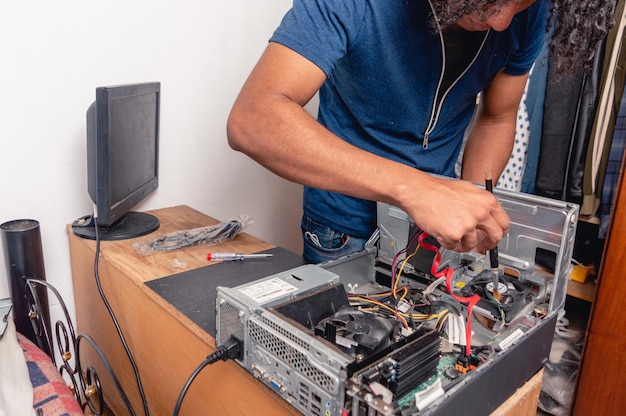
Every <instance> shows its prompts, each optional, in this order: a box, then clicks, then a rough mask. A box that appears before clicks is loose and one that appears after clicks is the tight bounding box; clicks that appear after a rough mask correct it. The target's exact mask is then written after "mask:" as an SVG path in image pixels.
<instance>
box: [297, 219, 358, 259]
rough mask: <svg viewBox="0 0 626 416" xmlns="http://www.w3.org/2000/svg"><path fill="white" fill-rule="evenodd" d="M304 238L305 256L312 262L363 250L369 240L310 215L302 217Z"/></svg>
mask: <svg viewBox="0 0 626 416" xmlns="http://www.w3.org/2000/svg"><path fill="white" fill-rule="evenodd" d="M302 238H303V240H304V250H303V256H304V258H305V259H306V261H308V262H310V263H322V262H325V261H329V260H335V259H338V258H340V257H343V256H347V255H348V254H351V253H354V252H356V251H360V250H363V248H364V247H365V242H366V241H367V240H366V239H362V238H356V237H352V236H349V235H348V234H345V233H341V232H339V231H335V230H333V229H332V228H330V227H328V226H326V225H324V224H320V223H318V222H316V221H313V220H312V219H310V218H309V217H304V218H303V219H302Z"/></svg>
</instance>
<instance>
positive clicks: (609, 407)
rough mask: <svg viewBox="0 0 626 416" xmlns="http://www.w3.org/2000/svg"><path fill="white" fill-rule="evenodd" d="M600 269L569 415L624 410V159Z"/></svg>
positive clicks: (625, 204) (625, 207) (625, 247)
mask: <svg viewBox="0 0 626 416" xmlns="http://www.w3.org/2000/svg"><path fill="white" fill-rule="evenodd" d="M611 215H612V218H611V227H610V230H609V233H608V235H607V239H606V243H605V248H604V252H603V256H602V262H601V264H600V269H599V279H598V284H597V293H596V297H595V300H594V303H593V306H592V309H591V314H590V318H589V323H588V326H587V334H586V340H585V346H584V349H583V354H582V362H581V366H580V369H579V380H578V385H577V388H576V392H575V395H574V401H573V404H572V414H573V415H580V416H587V415H603V416H604V415H607V416H608V415H621V414H623V413H624V409H626V387H624V374H626V359H625V357H624V352H625V351H626V314H625V312H626V269H625V266H624V263H622V261H624V259H625V257H626V182H625V181H624V163H622V171H621V172H620V180H619V183H618V192H617V196H616V199H615V204H614V206H613V212H612V214H611Z"/></svg>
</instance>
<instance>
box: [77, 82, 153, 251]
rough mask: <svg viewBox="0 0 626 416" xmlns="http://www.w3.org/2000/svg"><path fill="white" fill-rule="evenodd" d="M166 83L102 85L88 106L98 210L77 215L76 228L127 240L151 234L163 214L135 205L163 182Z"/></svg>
mask: <svg viewBox="0 0 626 416" xmlns="http://www.w3.org/2000/svg"><path fill="white" fill-rule="evenodd" d="M160 101H161V84H160V83H158V82H149V83H141V84H127V85H116V86H110V87H98V88H96V100H95V101H94V102H93V103H92V104H91V105H90V106H89V108H88V110H87V180H88V191H89V196H90V197H91V199H92V201H93V203H94V205H95V206H94V214H90V215H87V216H84V217H81V218H79V219H77V220H76V221H74V223H73V224H72V230H73V232H74V234H76V235H78V236H80V237H83V238H89V239H95V238H96V226H97V231H98V237H99V238H100V239H102V240H121V239H127V238H133V237H139V236H142V235H145V234H148V233H150V232H152V231H154V230H156V229H157V228H158V227H159V220H158V218H156V217H155V216H153V215H150V214H147V213H140V212H133V211H131V209H132V208H133V207H134V206H135V205H137V204H138V203H139V202H141V201H142V200H144V199H145V198H146V197H147V196H148V195H149V194H150V193H152V192H153V191H155V190H156V189H157V187H158V167H159V163H158V156H159V110H160Z"/></svg>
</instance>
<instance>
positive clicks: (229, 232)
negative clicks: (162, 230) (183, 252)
mask: <svg viewBox="0 0 626 416" xmlns="http://www.w3.org/2000/svg"><path fill="white" fill-rule="evenodd" d="M253 222H254V221H253V220H252V218H251V217H249V216H247V215H238V216H236V217H233V218H232V219H230V220H229V221H226V222H221V223H219V224H215V225H211V226H208V227H199V228H194V229H191V230H183V231H176V232H173V233H168V234H165V235H162V236H160V237H158V238H154V239H150V240H144V241H138V242H135V243H133V247H134V248H135V250H136V251H137V254H139V255H140V256H149V255H150V254H152V253H155V252H166V251H172V250H178V249H181V248H184V247H190V246H196V245H200V244H204V245H207V246H212V245H216V244H220V243H223V242H224V241H229V240H232V239H233V238H235V237H236V236H237V234H239V233H240V232H241V231H242V230H243V229H244V228H246V227H247V226H248V225H249V224H251V223H253Z"/></svg>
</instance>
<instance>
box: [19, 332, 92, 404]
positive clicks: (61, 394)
mask: <svg viewBox="0 0 626 416" xmlns="http://www.w3.org/2000/svg"><path fill="white" fill-rule="evenodd" d="M17 341H18V343H19V344H20V346H21V347H22V350H24V358H26V364H27V366H28V372H29V374H30V381H31V382H32V384H33V396H34V397H33V407H34V409H35V411H36V412H37V414H42V415H44V416H48V415H55V416H56V415H58V416H83V411H82V409H81V407H80V404H79V403H78V401H77V400H76V398H75V397H74V394H72V392H71V390H70V389H69V387H67V383H66V382H65V380H63V377H62V376H61V374H60V373H59V370H58V369H57V368H56V367H55V366H54V364H53V363H52V360H51V359H50V357H48V356H47V355H46V354H45V353H44V352H43V351H42V350H41V349H39V347H37V346H36V345H35V344H33V343H32V342H31V341H30V340H29V339H27V338H26V337H24V336H23V335H21V334H17Z"/></svg>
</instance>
